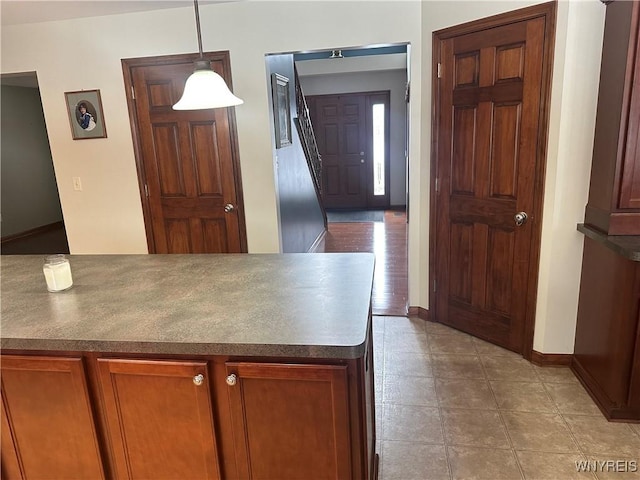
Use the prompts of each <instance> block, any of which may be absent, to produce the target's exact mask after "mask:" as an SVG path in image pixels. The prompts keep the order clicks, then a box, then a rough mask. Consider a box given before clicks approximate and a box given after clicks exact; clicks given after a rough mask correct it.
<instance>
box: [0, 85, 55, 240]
mask: <svg viewBox="0 0 640 480" xmlns="http://www.w3.org/2000/svg"><path fill="white" fill-rule="evenodd" d="M1 122H2V147H1V155H2V162H1V163H2V174H1V177H2V185H1V186H0V192H2V199H1V201H0V206H1V207H2V210H1V211H2V229H1V233H2V236H3V237H5V236H7V235H11V234H15V233H20V232H25V231H27V230H31V229H33V228H36V227H42V226H44V225H49V224H51V223H55V222H60V221H62V211H61V209H60V200H59V199H58V190H57V189H56V179H55V175H54V173H53V164H52V163H51V152H50V151H49V142H48V140H47V131H46V128H45V123H44V116H43V114H42V104H41V103H40V94H39V93H38V89H37V88H24V87H12V86H5V85H2V120H1Z"/></svg>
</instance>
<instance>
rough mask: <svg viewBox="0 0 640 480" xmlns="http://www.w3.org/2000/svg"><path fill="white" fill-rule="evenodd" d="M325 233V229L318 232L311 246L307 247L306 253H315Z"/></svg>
mask: <svg viewBox="0 0 640 480" xmlns="http://www.w3.org/2000/svg"><path fill="white" fill-rule="evenodd" d="M326 234H327V230H326V229H325V230H322V231H321V232H320V235H318V236H317V237H316V239H315V240H314V242H313V243H312V244H311V246H310V247H309V249H308V250H307V253H317V250H318V247H319V246H320V243H322V240H324V236H325V235H326Z"/></svg>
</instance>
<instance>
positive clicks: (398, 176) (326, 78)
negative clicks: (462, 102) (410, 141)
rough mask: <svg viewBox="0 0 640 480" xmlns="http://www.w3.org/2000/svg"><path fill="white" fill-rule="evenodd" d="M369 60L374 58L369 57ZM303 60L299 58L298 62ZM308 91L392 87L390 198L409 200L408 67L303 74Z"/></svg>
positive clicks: (399, 202) (322, 92) (402, 202)
mask: <svg viewBox="0 0 640 480" xmlns="http://www.w3.org/2000/svg"><path fill="white" fill-rule="evenodd" d="M369 59H370V60H374V61H375V59H374V58H371V57H369ZM298 63H300V62H298ZM300 83H301V85H302V90H303V91H304V94H305V95H328V94H332V93H359V92H374V91H383V90H389V97H390V98H389V100H390V105H389V109H390V112H389V114H390V116H389V118H390V124H391V125H390V129H389V137H390V138H389V154H390V159H389V160H390V162H389V170H390V171H389V183H390V185H389V199H390V203H391V205H393V206H397V205H405V204H406V185H405V182H406V162H405V158H404V152H405V139H406V132H407V103H406V102H405V99H404V95H405V86H406V84H407V73H406V70H387V71H382V72H366V73H340V74H333V75H310V76H302V75H301V76H300Z"/></svg>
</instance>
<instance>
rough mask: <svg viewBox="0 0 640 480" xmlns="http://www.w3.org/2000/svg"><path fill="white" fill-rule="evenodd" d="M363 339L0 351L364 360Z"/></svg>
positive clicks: (72, 343) (4, 343)
mask: <svg viewBox="0 0 640 480" xmlns="http://www.w3.org/2000/svg"><path fill="white" fill-rule="evenodd" d="M367 340H368V339H367V337H365V339H364V341H363V342H362V343H360V344H358V345H281V344H279V345H270V344H225V343H172V342H111V341H95V340H90V341H89V340H88V341H83V340H54V339H34V338H2V339H1V341H0V348H1V349H2V350H3V353H5V351H6V350H16V351H29V350H30V351H50V352H96V353H109V354H111V353H127V354H131V353H133V354H144V355H157V356H162V355H184V356H190V355H194V356H239V357H273V358H278V357H282V358H290V357H297V358H300V359H305V358H335V359H347V360H351V359H356V358H361V357H364V355H365V351H366V344H367Z"/></svg>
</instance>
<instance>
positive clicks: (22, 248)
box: [0, 222, 69, 255]
mask: <svg viewBox="0 0 640 480" xmlns="http://www.w3.org/2000/svg"><path fill="white" fill-rule="evenodd" d="M0 253H2V255H48V254H53V253H69V243H68V242H67V232H66V230H65V228H64V225H62V222H60V225H59V226H55V227H51V228H49V229H43V230H42V231H38V232H33V233H31V234H29V235H25V236H23V237H17V238H14V239H11V240H8V241H4V242H2V244H1V245H0Z"/></svg>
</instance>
